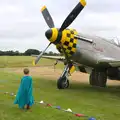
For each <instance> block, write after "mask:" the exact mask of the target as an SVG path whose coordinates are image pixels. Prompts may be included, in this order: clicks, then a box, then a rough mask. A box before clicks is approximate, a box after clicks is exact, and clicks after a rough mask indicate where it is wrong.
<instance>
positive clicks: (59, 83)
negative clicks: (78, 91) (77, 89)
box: [57, 76, 69, 89]
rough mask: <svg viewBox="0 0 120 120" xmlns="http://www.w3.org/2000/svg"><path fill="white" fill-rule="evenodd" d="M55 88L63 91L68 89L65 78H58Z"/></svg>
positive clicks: (67, 82) (67, 81)
mask: <svg viewBox="0 0 120 120" xmlns="http://www.w3.org/2000/svg"><path fill="white" fill-rule="evenodd" d="M57 87H58V89H65V88H68V87H69V80H68V79H67V77H66V76H65V77H62V78H61V77H60V78H59V79H58V81H57Z"/></svg>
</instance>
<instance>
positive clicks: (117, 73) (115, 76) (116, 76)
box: [107, 68, 120, 80]
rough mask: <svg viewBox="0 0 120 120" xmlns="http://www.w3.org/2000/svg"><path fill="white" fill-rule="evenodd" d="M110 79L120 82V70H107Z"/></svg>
mask: <svg viewBox="0 0 120 120" xmlns="http://www.w3.org/2000/svg"><path fill="white" fill-rule="evenodd" d="M107 76H108V79H111V80H120V69H119V68H109V69H108V70H107Z"/></svg>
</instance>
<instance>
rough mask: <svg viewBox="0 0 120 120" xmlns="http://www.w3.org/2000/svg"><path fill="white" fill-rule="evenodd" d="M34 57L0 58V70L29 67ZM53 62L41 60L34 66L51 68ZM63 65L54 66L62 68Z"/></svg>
mask: <svg viewBox="0 0 120 120" xmlns="http://www.w3.org/2000/svg"><path fill="white" fill-rule="evenodd" d="M33 60H35V57H32V56H0V68H4V67H28V66H29V67H30V66H33V65H32V61H33ZM54 63H55V60H50V59H44V58H42V59H41V60H40V61H39V62H38V64H37V65H36V66H53V64H54ZM63 66H64V65H63V63H59V64H57V65H56V68H59V69H61V68H63Z"/></svg>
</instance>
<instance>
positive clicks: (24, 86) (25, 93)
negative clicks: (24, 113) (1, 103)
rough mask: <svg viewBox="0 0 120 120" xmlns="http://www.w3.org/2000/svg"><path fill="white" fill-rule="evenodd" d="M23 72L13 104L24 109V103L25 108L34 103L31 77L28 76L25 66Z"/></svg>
mask: <svg viewBox="0 0 120 120" xmlns="http://www.w3.org/2000/svg"><path fill="white" fill-rule="evenodd" d="M23 72H24V76H23V77H22V79H21V83H20V87H19V89H18V93H17V95H16V99H15V101H14V104H18V106H19V108H21V109H24V107H25V105H26V106H27V107H26V109H30V106H32V105H33V103H34V100H33V99H34V98H33V95H32V89H33V88H32V77H31V76H29V70H28V69H27V68H25V69H24V70H23Z"/></svg>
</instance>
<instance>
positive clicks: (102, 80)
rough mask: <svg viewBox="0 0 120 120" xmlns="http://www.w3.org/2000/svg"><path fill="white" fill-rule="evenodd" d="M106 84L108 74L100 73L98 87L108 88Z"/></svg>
mask: <svg viewBox="0 0 120 120" xmlns="http://www.w3.org/2000/svg"><path fill="white" fill-rule="evenodd" d="M106 82H107V74H106V72H99V75H98V86H99V87H106Z"/></svg>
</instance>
